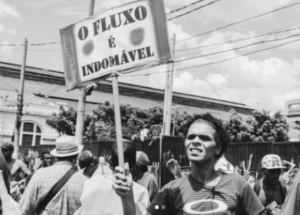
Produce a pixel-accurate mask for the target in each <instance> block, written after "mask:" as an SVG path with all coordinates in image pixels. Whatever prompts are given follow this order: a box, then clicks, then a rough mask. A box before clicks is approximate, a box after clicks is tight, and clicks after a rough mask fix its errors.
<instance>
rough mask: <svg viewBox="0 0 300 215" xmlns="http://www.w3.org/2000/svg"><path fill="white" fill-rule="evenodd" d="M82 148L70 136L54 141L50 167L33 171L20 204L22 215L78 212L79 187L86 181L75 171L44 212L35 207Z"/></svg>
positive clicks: (69, 169)
mask: <svg viewBox="0 0 300 215" xmlns="http://www.w3.org/2000/svg"><path fill="white" fill-rule="evenodd" d="M82 148H83V146H79V145H78V144H77V143H76V139H75V137H73V136H61V137H59V138H58V139H57V140H56V146H55V149H53V150H52V151H51V152H50V154H51V155H52V156H53V157H55V158H56V159H57V162H56V163H55V164H54V165H53V166H50V167H46V168H41V169H39V170H37V171H36V172H35V174H34V175H33V176H32V178H31V180H30V182H29V184H28V186H27V188H26V190H25V192H24V194H23V196H22V199H21V201H20V208H21V211H22V213H23V214H25V215H26V214H28V215H30V214H37V215H39V214H56V215H73V214H74V213H75V212H76V211H77V210H78V208H79V207H80V206H81V204H80V196H81V194H82V190H83V185H84V182H85V180H86V179H87V177H86V176H84V175H83V174H81V173H79V172H75V173H74V174H73V175H72V176H71V177H70V178H69V179H68V180H67V182H66V184H65V185H64V186H63V187H62V188H61V189H60V190H59V191H58V193H57V194H56V195H55V196H54V197H53V198H52V199H51V200H50V201H49V203H48V204H47V205H46V207H45V208H44V210H42V211H40V209H39V207H40V205H41V202H42V201H43V199H44V198H45V197H46V196H47V194H48V193H49V191H50V190H51V188H52V187H53V186H54V185H55V184H56V183H57V182H58V181H60V179H61V178H63V177H64V176H65V175H66V173H67V172H69V171H71V169H72V168H74V166H75V164H76V162H77V158H78V154H79V153H80V152H81V151H82ZM38 209H39V210H38Z"/></svg>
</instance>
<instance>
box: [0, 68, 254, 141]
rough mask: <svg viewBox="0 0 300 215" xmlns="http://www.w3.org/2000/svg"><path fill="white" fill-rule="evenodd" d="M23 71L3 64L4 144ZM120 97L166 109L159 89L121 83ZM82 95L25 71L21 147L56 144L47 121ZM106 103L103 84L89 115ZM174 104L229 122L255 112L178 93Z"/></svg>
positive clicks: (108, 94) (47, 73) (52, 75)
mask: <svg viewBox="0 0 300 215" xmlns="http://www.w3.org/2000/svg"><path fill="white" fill-rule="evenodd" d="M20 70H21V66H20V65H17V64H11V63H5V62H0V83H1V84H0V102H1V103H0V121H1V127H0V129H1V134H2V136H1V142H5V141H11V139H12V136H13V130H14V124H15V120H16V110H17V107H16V101H17V89H18V86H19V81H20ZM119 93H120V97H119V99H120V103H121V104H130V105H131V106H132V107H139V108H142V109H148V108H152V107H164V105H163V102H164V91H163V90H160V89H154V88H149V87H142V86H137V85H132V84H125V83H119ZM79 95H80V92H79V91H78V90H73V91H70V92H67V91H66V89H65V81H64V74H63V73H62V72H59V71H53V70H46V69H41V68H35V67H26V73H25V84H24V108H23V117H22V127H21V138H20V145H40V144H52V143H54V141H55V139H56V138H57V137H58V133H57V132H56V131H55V130H54V129H52V128H50V127H49V126H48V125H47V124H46V119H47V118H49V117H50V116H51V115H52V114H53V113H55V112H57V111H58V109H59V107H60V105H63V106H65V107H73V108H74V109H75V110H76V109H77V101H78V98H79ZM106 101H109V102H110V103H113V95H112V84H111V82H110V81H106V80H103V81H100V82H99V83H98V86H97V88H96V89H94V91H93V93H92V95H90V96H87V99H86V113H92V110H93V109H96V108H97V106H98V105H100V104H103V103H104V102H106ZM173 104H174V105H175V106H177V109H176V110H177V111H179V112H184V111H186V112H187V113H189V114H194V113H205V112H210V113H211V114H212V115H214V116H215V117H217V118H220V119H222V120H226V121H227V120H229V116H230V112H229V111H230V110H232V109H234V110H235V111H236V112H238V113H240V114H241V115H243V116H250V115H251V114H252V112H253V108H250V107H248V106H246V105H245V104H241V103H236V102H230V101H224V100H218V99H211V98H207V97H201V96H195V95H189V94H184V93H176V92H174V93H173Z"/></svg>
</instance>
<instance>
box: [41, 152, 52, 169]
mask: <svg viewBox="0 0 300 215" xmlns="http://www.w3.org/2000/svg"><path fill="white" fill-rule="evenodd" d="M53 160H54V157H52V156H51V155H50V154H44V155H43V166H44V167H48V166H52V164H53Z"/></svg>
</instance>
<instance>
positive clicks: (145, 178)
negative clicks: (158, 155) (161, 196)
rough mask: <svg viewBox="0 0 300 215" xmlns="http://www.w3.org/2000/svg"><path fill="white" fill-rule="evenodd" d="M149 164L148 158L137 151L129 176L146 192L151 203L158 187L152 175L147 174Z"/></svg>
mask: <svg viewBox="0 0 300 215" xmlns="http://www.w3.org/2000/svg"><path fill="white" fill-rule="evenodd" d="M149 163H150V161H149V158H148V156H147V155H146V154H145V153H144V152H142V151H137V152H136V164H135V168H134V169H133V170H132V171H131V174H132V177H133V179H134V180H135V181H136V182H137V183H139V184H140V185H142V186H143V187H145V188H146V189H147V190H148V193H149V199H150V202H151V201H152V200H153V199H154V197H155V196H156V194H157V192H158V185H157V180H156V178H155V176H154V174H153V173H150V172H148V165H149Z"/></svg>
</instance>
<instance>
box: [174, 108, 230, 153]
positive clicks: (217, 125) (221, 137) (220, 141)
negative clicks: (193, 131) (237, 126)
mask: <svg viewBox="0 0 300 215" xmlns="http://www.w3.org/2000/svg"><path fill="white" fill-rule="evenodd" d="M198 120H199V121H200V120H203V121H204V122H206V123H207V124H209V125H211V127H213V128H214V129H215V131H216V132H215V134H214V138H215V141H216V144H217V145H218V146H221V152H220V153H219V154H218V155H217V158H220V157H221V156H222V155H223V154H224V153H225V152H226V151H227V147H228V145H229V143H230V137H229V135H228V134H227V132H226V131H225V128H224V126H223V123H222V121H221V120H220V119H217V118H215V117H213V116H212V115H211V114H210V113H205V114H195V115H193V116H192V117H191V118H190V119H188V120H187V121H186V122H185V123H184V124H183V125H182V126H181V129H180V130H181V131H182V133H183V135H184V137H185V138H186V136H187V134H188V131H189V128H190V127H191V125H192V124H194V122H196V121H198Z"/></svg>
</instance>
